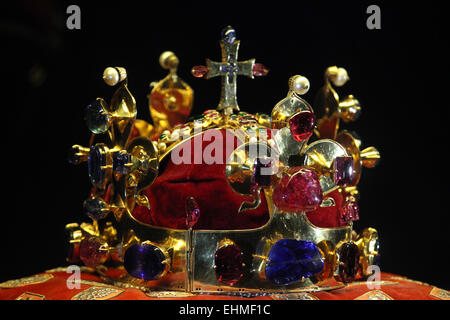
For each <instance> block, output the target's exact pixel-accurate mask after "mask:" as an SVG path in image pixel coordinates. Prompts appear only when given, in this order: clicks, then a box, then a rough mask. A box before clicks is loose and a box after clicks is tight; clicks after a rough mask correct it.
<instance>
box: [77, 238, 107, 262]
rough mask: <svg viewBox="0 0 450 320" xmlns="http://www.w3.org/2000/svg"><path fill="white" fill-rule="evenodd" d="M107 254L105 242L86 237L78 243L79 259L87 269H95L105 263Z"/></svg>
mask: <svg viewBox="0 0 450 320" xmlns="http://www.w3.org/2000/svg"><path fill="white" fill-rule="evenodd" d="M108 256H109V252H108V248H107V245H106V242H105V240H103V239H101V238H99V237H95V236H87V237H86V238H84V239H83V240H82V241H81V243H80V259H81V261H83V263H84V264H85V265H87V266H88V267H92V268H94V267H96V266H98V265H101V264H103V263H105V262H106V260H107V259H108Z"/></svg>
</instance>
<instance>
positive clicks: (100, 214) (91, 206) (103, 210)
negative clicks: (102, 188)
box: [83, 197, 109, 220]
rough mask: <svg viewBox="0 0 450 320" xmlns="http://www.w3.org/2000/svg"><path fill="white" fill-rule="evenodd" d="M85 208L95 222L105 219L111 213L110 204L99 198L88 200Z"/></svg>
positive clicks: (84, 205) (85, 202)
mask: <svg viewBox="0 0 450 320" xmlns="http://www.w3.org/2000/svg"><path fill="white" fill-rule="evenodd" d="M83 208H84V212H85V213H86V215H87V216H88V217H90V218H92V219H94V220H100V219H104V218H106V216H107V215H108V213H109V210H108V204H107V203H106V202H105V201H103V199H101V198H97V197H91V198H88V199H86V200H85V201H84V203H83Z"/></svg>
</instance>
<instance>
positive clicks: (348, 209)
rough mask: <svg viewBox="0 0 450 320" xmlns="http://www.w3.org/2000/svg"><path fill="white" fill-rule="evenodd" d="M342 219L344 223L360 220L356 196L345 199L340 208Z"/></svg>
mask: <svg viewBox="0 0 450 320" xmlns="http://www.w3.org/2000/svg"><path fill="white" fill-rule="evenodd" d="M340 220H341V223H343V224H347V223H349V222H350V221H356V220H359V206H358V202H357V201H356V198H355V197H353V196H349V197H347V199H346V200H345V202H344V204H343V205H342V208H341V209H340Z"/></svg>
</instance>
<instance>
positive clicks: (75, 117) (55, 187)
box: [0, 1, 450, 289]
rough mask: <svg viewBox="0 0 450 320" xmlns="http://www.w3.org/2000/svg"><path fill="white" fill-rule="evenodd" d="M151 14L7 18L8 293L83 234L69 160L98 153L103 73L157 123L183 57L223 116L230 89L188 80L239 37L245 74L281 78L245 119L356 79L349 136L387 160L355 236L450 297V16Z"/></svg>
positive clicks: (46, 13) (237, 6) (4, 251)
mask: <svg viewBox="0 0 450 320" xmlns="http://www.w3.org/2000/svg"><path fill="white" fill-rule="evenodd" d="M142 3H143V2H142V1H136V2H132V1H125V2H121V3H120V4H119V3H117V4H116V3H113V2H101V3H99V2H95V4H94V2H93V1H92V2H90V3H88V2H86V3H85V2H79V1H73V2H64V1H17V2H14V4H12V3H11V4H10V5H8V6H5V5H4V4H3V5H2V8H1V16H2V18H1V23H0V32H1V51H2V53H3V58H2V60H1V61H2V62H1V65H0V74H1V77H2V80H3V81H6V82H7V84H6V85H5V84H3V85H2V89H1V93H2V94H1V97H2V102H1V103H2V105H1V111H2V118H1V119H2V120H1V122H2V126H1V128H2V129H3V130H2V138H3V139H2V140H3V143H2V144H1V148H2V157H1V163H2V164H1V174H2V182H3V183H2V185H3V188H2V190H3V192H2V204H3V205H2V210H1V212H0V214H1V216H2V219H1V220H0V226H1V229H0V230H1V232H0V281H4V280H7V279H11V278H18V277H23V276H27V275H31V274H34V273H37V272H42V271H43V270H46V269H49V268H53V267H57V266H62V265H64V264H65V244H64V225H65V224H66V223H68V222H75V221H77V222H80V221H83V220H84V221H87V220H86V218H85V217H83V216H82V213H81V212H82V210H81V209H82V201H83V200H84V199H85V198H86V197H87V195H88V190H89V187H90V184H89V180H88V175H87V169H86V165H85V164H82V165H80V166H75V167H74V166H72V165H70V164H68V163H67V161H66V156H67V151H68V149H69V148H70V146H71V145H73V144H75V143H77V144H82V145H86V144H87V143H88V139H89V132H88V130H87V128H86V126H85V124H84V121H83V111H84V108H85V106H86V105H87V104H88V103H90V102H91V101H93V100H94V99H95V98H96V97H98V96H99V97H104V98H105V99H106V100H107V101H109V98H110V96H111V94H112V89H111V88H110V87H108V86H106V85H105V84H104V82H103V81H102V78H101V76H102V72H103V70H104V68H105V67H107V66H123V67H125V68H126V69H127V71H128V75H129V88H130V91H131V92H132V93H133V95H134V96H135V98H136V100H137V103H138V118H141V119H145V120H148V121H150V116H149V111H148V108H147V97H146V95H147V93H148V85H149V83H150V82H151V81H154V80H159V79H161V78H162V77H163V76H165V74H166V73H165V71H164V70H162V69H161V68H160V66H159V64H158V57H159V55H160V53H161V52H162V51H165V50H172V51H174V52H175V53H176V54H177V55H178V57H179V58H180V60H181V63H180V67H179V75H180V76H181V77H182V78H183V79H184V80H186V81H187V82H189V83H190V84H191V86H192V87H193V88H194V90H195V104H194V111H193V113H194V114H196V113H200V112H202V111H203V110H204V109H205V108H210V107H214V106H215V105H216V104H217V102H218V100H219V93H220V80H217V79H212V80H209V81H206V80H202V79H195V78H193V77H192V76H191V75H190V73H189V72H190V69H191V67H192V66H194V65H198V64H204V63H205V58H211V59H213V60H218V59H220V49H219V44H218V40H219V38H220V31H221V30H222V28H223V27H225V26H226V25H228V24H230V25H232V26H233V27H235V29H236V30H237V35H238V39H240V40H241V49H240V52H239V57H240V59H241V60H245V59H248V58H256V60H257V62H261V63H264V64H265V65H266V66H268V67H269V68H270V73H269V75H268V76H267V77H265V78H257V79H254V80H250V79H247V78H244V77H243V78H241V79H239V80H238V98H239V104H240V106H241V109H242V110H245V111H249V112H257V111H258V112H265V113H270V111H271V109H272V107H273V106H274V105H275V103H276V102H278V101H279V100H280V99H282V98H283V97H284V96H285V94H286V93H287V80H288V78H289V77H290V76H292V75H294V74H302V75H304V76H306V77H308V78H309V80H310V82H311V90H310V92H309V93H308V94H307V95H305V98H306V99H307V100H308V101H310V102H312V100H313V97H314V95H315V92H316V91H317V90H318V89H319V87H320V86H321V85H322V84H323V82H322V81H323V72H324V70H325V69H326V67H328V66H331V65H338V66H343V67H345V68H346V69H347V70H348V73H349V75H350V78H351V80H350V81H349V82H348V83H347V84H346V85H345V86H344V87H342V88H340V89H339V92H340V93H342V95H344V94H348V93H352V94H354V95H355V96H356V97H357V98H358V99H359V101H360V102H361V104H362V107H363V112H362V115H361V117H360V119H359V120H358V121H357V122H356V123H353V124H350V125H346V126H345V128H348V129H351V130H355V131H356V132H357V133H358V134H359V135H360V136H361V137H362V140H363V144H364V146H370V145H374V146H376V147H377V148H378V149H379V151H380V152H381V154H382V160H381V161H380V164H379V165H378V166H377V167H376V168H374V169H366V170H364V172H363V177H362V181H361V182H360V184H359V190H360V193H361V198H360V208H361V210H360V221H358V222H357V223H356V225H355V228H356V229H357V230H361V229H362V228H364V227H367V226H372V227H375V228H376V229H378V230H379V233H380V237H381V241H382V243H381V250H382V266H381V267H382V271H386V272H392V273H397V274H401V275H404V276H408V277H411V278H413V279H416V280H420V281H424V282H427V283H431V284H433V285H436V286H439V287H442V288H447V289H448V288H450V276H449V272H450V271H449V270H448V268H447V264H448V261H449V250H448V245H449V241H448V234H447V233H448V231H447V230H448V217H447V216H448V214H449V209H448V203H449V201H448V182H447V181H448V179H449V174H448V171H449V169H450V163H449V161H448V157H447V155H446V149H447V147H448V138H449V137H448V124H447V123H448V119H449V111H448V110H449V106H448V101H449V99H448V93H447V91H446V90H445V89H444V87H446V86H447V85H446V80H447V78H448V76H449V75H448V71H449V70H448V61H446V55H445V53H444V51H443V48H444V44H445V43H446V42H447V44H448V34H446V33H445V32H444V30H443V29H442V28H443V26H444V25H445V24H446V23H445V21H446V19H447V18H446V15H445V12H444V10H443V8H441V7H439V6H438V5H437V4H433V3H431V2H426V4H423V2H415V1H411V2H396V4H395V5H393V4H387V3H382V2H379V1H374V2H364V1H354V2H349V1H347V2H345V3H340V2H336V1H333V2H329V3H327V2H324V1H320V2H317V3H313V2H311V1H305V2H300V1H296V2H291V3H289V2H287V3H283V2H280V1H265V2H263V1H259V2H243V1H240V2H233V1H231V2H225V1H222V2H221V3H220V4H219V3H215V2H213V1H210V2H205V3H198V2H195V3H191V2H188V1H186V2H183V3H176V2H172V1H159V2H157V1H150V2H146V5H143V4H142ZM70 4H78V5H79V6H80V8H81V30H68V29H67V28H66V19H67V17H68V16H69V15H68V14H66V8H67V6H68V5H70ZM370 4H377V5H379V6H380V8H381V27H382V28H381V30H369V29H368V28H367V27H366V19H367V18H368V16H369V15H368V14H367V13H366V8H367V7H368V5H370ZM444 77H445V78H444Z"/></svg>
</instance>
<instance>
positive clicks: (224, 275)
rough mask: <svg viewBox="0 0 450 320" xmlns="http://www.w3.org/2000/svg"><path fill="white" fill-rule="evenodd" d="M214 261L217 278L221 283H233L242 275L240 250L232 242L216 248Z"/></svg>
mask: <svg viewBox="0 0 450 320" xmlns="http://www.w3.org/2000/svg"><path fill="white" fill-rule="evenodd" d="M214 262H215V270H216V277H217V280H219V281H220V282H222V283H225V284H228V285H233V284H235V283H236V282H238V281H239V280H240V279H241V278H242V276H243V275H244V264H243V260H242V251H241V249H239V248H238V247H237V246H236V245H234V244H228V245H224V246H222V247H220V248H219V249H217V251H216V254H215V259H214Z"/></svg>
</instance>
